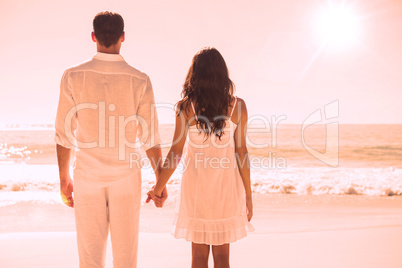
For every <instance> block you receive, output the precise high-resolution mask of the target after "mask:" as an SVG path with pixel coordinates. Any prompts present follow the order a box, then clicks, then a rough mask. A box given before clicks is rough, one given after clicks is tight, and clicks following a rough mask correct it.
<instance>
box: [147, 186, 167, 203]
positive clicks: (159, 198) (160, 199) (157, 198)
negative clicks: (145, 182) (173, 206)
mask: <svg viewBox="0 0 402 268" xmlns="http://www.w3.org/2000/svg"><path fill="white" fill-rule="evenodd" d="M154 187H155V186H154ZM154 187H152V190H151V191H149V192H148V193H147V195H148V197H147V200H146V201H145V202H146V203H149V202H150V201H151V199H152V200H153V201H154V203H155V206H156V207H158V208H161V207H163V204H164V203H165V201H166V199H167V190H166V187H165V188H164V189H163V191H162V192H161V193H160V194H157V193H155V191H154Z"/></svg>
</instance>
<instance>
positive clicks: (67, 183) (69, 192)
mask: <svg viewBox="0 0 402 268" xmlns="http://www.w3.org/2000/svg"><path fill="white" fill-rule="evenodd" d="M60 195H61V199H62V201H63V203H64V204H66V205H67V206H69V207H72V208H73V207H74V199H73V181H72V180H71V178H70V177H68V178H67V179H65V180H60Z"/></svg>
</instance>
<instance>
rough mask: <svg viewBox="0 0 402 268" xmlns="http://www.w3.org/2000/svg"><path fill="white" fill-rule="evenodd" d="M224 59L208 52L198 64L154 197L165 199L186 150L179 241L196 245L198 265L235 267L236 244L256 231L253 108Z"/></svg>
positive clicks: (180, 108)
mask: <svg viewBox="0 0 402 268" xmlns="http://www.w3.org/2000/svg"><path fill="white" fill-rule="evenodd" d="M233 88H234V86H233V83H232V81H231V80H230V78H229V74H228V69H227V66H226V63H225V61H224V59H223V57H222V55H221V54H220V53H219V52H218V50H216V49H215V48H205V49H203V50H201V51H200V52H198V53H197V54H196V55H195V56H194V58H193V61H192V65H191V67H190V69H189V71H188V74H187V77H186V81H185V83H184V86H183V91H182V100H180V101H179V102H178V103H177V116H176V125H175V132H174V137H173V144H172V147H171V148H170V151H169V153H168V154H167V157H166V160H165V162H164V164H163V168H162V171H161V173H160V174H159V179H158V182H157V184H156V185H155V187H154V189H153V190H151V191H150V192H148V196H149V197H150V198H151V199H153V200H154V201H155V202H158V198H160V197H161V194H162V189H163V188H164V187H165V185H166V183H167V182H168V180H169V178H170V176H171V175H172V173H173V172H174V171H175V169H176V167H177V165H178V164H179V162H180V159H181V156H182V154H183V148H184V147H185V144H186V138H187V134H188V142H187V146H186V155H185V161H186V162H185V163H186V164H187V166H188V167H187V169H186V170H184V171H183V174H182V181H181V191H180V198H179V203H178V204H179V205H178V211H177V212H176V214H175V232H174V237H175V238H184V239H186V240H187V241H191V242H192V267H193V268H197V267H208V256H209V251H210V247H212V254H213V257H214V264H215V267H216V268H220V267H229V247H230V243H232V242H234V241H236V240H238V239H240V238H243V237H245V236H246V235H247V233H246V231H253V229H254V228H253V226H252V225H251V224H250V222H249V221H250V220H251V218H252V216H253V204H252V193H251V187H250V166H249V159H248V154H247V147H246V126H247V109H246V104H245V102H244V101H243V100H242V99H240V98H237V97H234V96H233Z"/></svg>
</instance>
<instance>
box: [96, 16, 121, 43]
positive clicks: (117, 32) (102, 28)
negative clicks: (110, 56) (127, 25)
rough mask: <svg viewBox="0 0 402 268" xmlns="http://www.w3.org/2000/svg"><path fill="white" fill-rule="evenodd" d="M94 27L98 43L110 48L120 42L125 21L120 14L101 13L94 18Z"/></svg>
mask: <svg viewBox="0 0 402 268" xmlns="http://www.w3.org/2000/svg"><path fill="white" fill-rule="evenodd" d="M93 27H94V33H95V37H96V40H97V41H98V43H99V44H101V45H102V46H104V47H110V46H111V45H114V44H116V43H117V42H118V41H119V39H120V37H121V35H122V33H123V31H124V21H123V18H122V17H121V16H120V14H117V13H114V12H109V11H105V12H99V13H98V14H96V16H95V18H94V21H93Z"/></svg>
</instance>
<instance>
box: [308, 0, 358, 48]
mask: <svg viewBox="0 0 402 268" xmlns="http://www.w3.org/2000/svg"><path fill="white" fill-rule="evenodd" d="M313 24H314V27H315V29H316V32H317V35H318V37H319V38H320V39H321V41H322V42H324V43H325V46H329V47H333V48H344V47H347V46H349V45H352V44H353V43H355V41H356V39H357V36H358V34H359V29H358V17H357V16H356V14H355V12H354V10H353V9H352V8H351V7H350V6H347V5H344V4H343V5H338V6H336V5H335V4H331V5H328V6H326V7H324V8H322V9H321V10H319V12H318V14H317V16H316V18H315V20H314V21H313Z"/></svg>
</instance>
